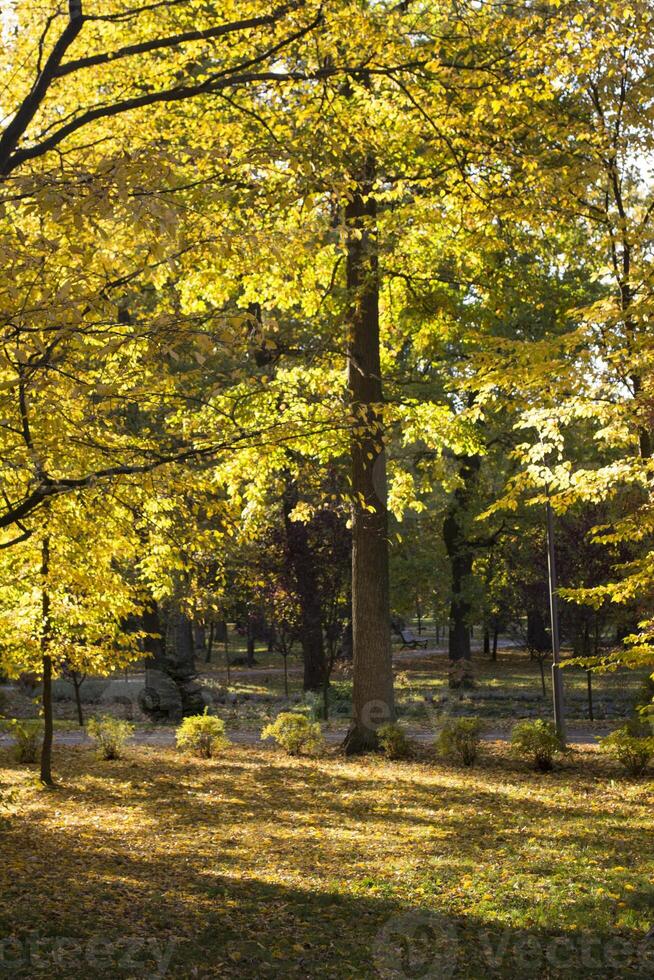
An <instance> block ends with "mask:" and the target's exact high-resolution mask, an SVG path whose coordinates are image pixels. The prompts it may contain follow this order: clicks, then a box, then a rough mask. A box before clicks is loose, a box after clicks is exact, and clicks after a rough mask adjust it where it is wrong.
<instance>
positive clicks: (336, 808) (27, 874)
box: [0, 750, 654, 980]
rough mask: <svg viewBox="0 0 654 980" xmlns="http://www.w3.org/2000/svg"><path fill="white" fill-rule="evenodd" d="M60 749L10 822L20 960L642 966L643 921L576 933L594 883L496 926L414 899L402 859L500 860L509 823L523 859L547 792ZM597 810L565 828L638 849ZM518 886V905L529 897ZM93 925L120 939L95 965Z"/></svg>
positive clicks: (216, 971) (221, 965) (312, 967)
mask: <svg viewBox="0 0 654 980" xmlns="http://www.w3.org/2000/svg"><path fill="white" fill-rule="evenodd" d="M239 753H242V755H239ZM62 766H63V772H64V775H63V782H62V785H61V787H60V789H58V790H57V791H56V792H55V793H52V794H45V795H44V796H43V797H40V798H38V799H37V804H36V808H35V809H34V810H33V811H32V812H31V813H30V815H29V817H28V819H26V820H22V821H21V820H20V819H17V820H15V821H14V823H13V824H12V826H11V827H10V828H9V830H8V831H7V833H6V834H5V837H4V842H3V854H4V863H3V864H2V865H0V934H1V935H2V936H4V937H5V938H6V939H7V940H15V939H16V938H18V939H19V940H20V941H23V940H24V939H25V937H26V936H28V935H29V934H30V932H32V933H35V934H36V936H37V938H38V937H41V939H42V940H43V941H44V944H45V945H44V946H43V949H42V953H43V956H42V960H43V962H42V963H39V961H38V956H37V957H36V962H34V958H33V962H31V963H29V964H26V963H23V962H22V961H21V960H20V955H22V954H20V947H19V946H16V943H15V942H14V945H13V946H11V944H10V946H9V947H7V950H6V952H7V956H5V961H7V960H11V958H12V952H11V951H12V949H13V951H14V955H13V967H11V970H13V974H12V975H14V976H26V977H27V976H30V977H31V976H41V975H44V976H45V975H47V976H51V977H56V978H59V977H62V978H63V977H66V978H68V977H75V978H76V977H78V976H79V977H84V978H86V977H95V976H97V977H105V976H130V977H133V976H139V977H140V976H156V975H157V973H156V969H157V967H156V962H155V954H156V950H155V949H154V947H153V948H152V949H151V948H150V947H149V946H147V945H146V941H153V942H156V944H157V949H159V951H160V952H161V951H162V950H163V952H164V953H165V952H166V950H168V952H171V959H170V963H169V965H168V966H167V967H166V972H165V974H161V971H160V974H159V975H167V976H171V977H180V978H185V977H189V978H191V977H228V978H231V977H245V978H250V977H252V978H255V977H267V976H270V977H287V976H288V977H298V978H301V977H302V978H304V977H307V978H313V977H316V978H318V977H320V978H323V977H325V978H331V977H333V978H359V977H362V978H367V977H370V978H373V977H376V976H381V977H389V978H390V977H396V978H398V980H402V978H409V977H438V978H445V977H448V976H452V977H455V978H458V977H462V978H472V980H474V978H476V977H480V978H482V977H483V978H485V977H489V976H496V977H499V978H505V977H506V978H508V977H517V978H522V977H525V978H531V977H534V978H539V980H540V978H541V977H552V978H554V977H561V978H567V977H571V978H573V977H574V978H589V980H590V978H595V977H597V978H598V980H599V978H600V977H602V978H611V977H615V978H616V980H617V978H618V977H645V978H647V977H648V976H654V963H653V962H652V959H651V957H650V947H648V946H646V945H645V944H644V943H642V942H639V940H638V937H636V936H633V935H632V936H628V935H610V934H609V935H604V936H600V935H598V930H597V928H596V929H595V932H594V934H593V935H590V934H588V933H587V932H584V931H583V929H584V927H586V926H587V925H588V923H592V922H593V914H594V911H595V906H594V905H593V902H592V901H591V900H589V899H582V898H580V897H579V896H578V897H577V898H576V899H575V903H576V904H575V906H574V908H573V922H574V925H575V926H577V928H575V929H566V928H565V927H564V926H563V925H562V926H561V929H560V930H559V931H558V932H552V931H549V932H548V931H546V930H540V929H536V928H517V927H509V926H507V927H504V926H502V925H501V924H499V923H497V921H491V922H489V921H484V916H483V914H482V912H481V911H480V912H479V914H478V915H476V916H475V915H470V914H469V915H467V916H460V917H453V916H448V915H447V914H446V913H445V910H441V911H436V910H435V908H434V907H432V908H431V909H430V908H428V907H427V905H428V904H430V901H431V904H432V906H438V897H437V896H433V897H432V899H431V900H430V899H429V898H424V897H421V898H418V897H417V896H418V894H419V889H418V890H417V891H415V892H414V894H415V895H416V901H415V904H410V902H411V898H409V899H408V900H407V895H409V896H411V889H410V888H406V887H404V888H402V882H401V880H400V881H399V883H398V879H397V877H396V875H397V874H400V875H402V874H403V873H406V874H407V875H411V874H413V873H414V872H415V869H416V864H415V859H416V857H419V858H420V859H421V860H424V861H429V859H430V858H432V857H434V856H436V857H439V856H444V855H445V856H448V857H449V859H450V860H451V861H452V862H456V861H458V862H459V865H460V866H461V867H462V866H464V865H465V866H466V867H469V862H470V861H471V860H472V861H476V860H479V861H481V860H485V859H486V852H488V857H489V859H492V860H495V861H496V860H497V859H496V856H495V855H493V854H492V850H493V847H495V848H497V846H498V840H497V832H498V831H499V830H500V829H501V831H502V833H503V834H508V835H514V836H515V840H514V843H515V845H516V847H515V851H514V856H513V860H518V861H519V859H520V844H521V840H522V839H525V840H526V839H528V837H529V835H530V834H532V833H537V832H538V829H539V828H541V827H542V825H543V820H544V819H546V818H548V819H549V817H550V816H551V813H550V810H551V807H550V806H549V805H547V806H544V805H543V802H542V801H541V800H539V799H526V800H525V799H520V801H519V804H518V803H517V802H516V800H515V799H514V798H513V797H512V796H511V795H510V793H509V792H508V791H502V787H501V786H495V785H494V786H493V787H492V788H491V789H484V788H482V786H480V785H479V784H475V785H474V786H473V787H472V789H471V788H470V787H468V788H466V787H465V786H464V785H447V782H446V778H445V777H444V776H443V774H442V773H441V774H440V775H439V774H436V775H435V777H434V781H433V782H432V783H428V784H426V783H424V782H419V781H418V778H417V774H416V773H417V770H416V768H415V767H414V768H411V767H402V766H400V767H397V769H390V770H389V768H388V767H386V768H385V769H384V770H382V769H381V768H380V769H379V772H378V773H376V771H375V769H376V767H375V765H374V764H373V765H368V764H362V765H361V766H358V765H357V764H349V763H348V764H345V763H343V764H342V765H339V766H338V768H336V770H335V771H333V770H332V769H331V768H330V769H327V767H326V766H325V765H324V764H323V763H320V764H314V763H310V762H307V763H296V762H288V761H286V760H284V759H283V758H282V757H279V756H273V757H271V755H270V753H264V752H260V751H255V750H231V751H230V752H229V753H228V754H227V755H226V756H225V757H224V758H222V759H220V760H217V761H216V762H215V763H214V762H212V763H210V764H208V765H207V764H203V763H200V762H194V761H192V760H191V761H189V760H186V759H184V758H183V757H180V756H177V755H175V754H174V753H172V752H161V753H159V754H157V753H156V752H142V751H141V750H138V751H136V752H135V753H130V756H129V757H128V758H127V759H124V760H120V761H119V762H117V763H106V764H101V763H97V762H95V761H93V760H92V759H91V757H90V754H89V753H83V752H77V751H76V752H68V753H66V754H64V755H63V756H62ZM418 775H419V773H418ZM387 796H388V797H389V800H390V802H387V800H386V797H387ZM498 804H500V805H499V806H498ZM373 806H374V809H373ZM574 809H575V810H578V811H579V814H583V812H584V811H583V809H582V808H580V807H575V808H574ZM423 811H425V812H423ZM426 811H429V812H430V813H432V814H433V817H430V816H428V815H426ZM439 820H440V821H441V824H442V826H443V827H445V828H446V829H447V832H448V835H449V836H448V837H447V838H446V839H445V840H436V842H431V841H430V839H429V838H428V837H425V834H424V832H425V830H427V829H428V828H429V827H430V825H431V826H436V827H438V826H439ZM593 820H594V817H593V818H592V819H591V820H589V822H588V826H587V827H586V828H584V829H583V831H582V830H576V831H575V833H567V834H566V836H565V837H563V838H561V839H559V841H558V842H557V843H565V844H566V846H568V847H570V846H571V845H574V846H575V847H577V848H578V849H581V848H590V847H591V846H592V848H593V852H594V853H597V854H598V855H601V856H602V857H603V859H604V860H605V861H606V862H607V863H609V862H613V863H617V862H618V861H619V862H620V863H623V862H624V861H625V854H626V853H627V852H628V853H629V856H632V855H633V854H634V853H637V852H638V845H639V842H640V846H641V848H642V841H643V835H642V833H640V836H638V833H637V831H636V830H634V829H633V828H626V827H625V828H624V834H623V836H622V837H620V838H617V837H616V838H610V839H608V838H606V837H604V838H602V837H601V835H599V834H598V832H597V828H596V827H595V825H594V824H593ZM318 832H319V833H318ZM369 836H370V837H374V838H375V847H374V848H371V849H369V848H368V843H369V842H368V837H369ZM577 836H578V840H577V839H576V838H577ZM526 855H527V852H525V868H524V870H526V869H527V867H528V866H529V865H528V864H527V860H528V859H527V856H526ZM405 858H406V859H407V861H406V863H405ZM529 860H531V862H532V863H531V868H532V871H533V872H536V873H537V872H538V869H537V868H536V867H535V866H534V864H533V855H532V856H531V857H530V858H529ZM353 862H357V870H353V867H352V865H353ZM362 866H363V867H362ZM359 868H361V870H359ZM454 870H455V873H456V872H457V869H456V868H455V869H454ZM514 870H515V871H520V870H522V869H520V868H517V869H514ZM458 873H459V874H460V873H462V872H461V871H460V870H459V871H458ZM425 880H426V878H425V876H424V874H423V875H422V877H420V879H419V882H417V883H421V882H422V883H424V882H425ZM368 888H369V891H368V890H367V889H368ZM514 894H515V898H514V901H515V904H516V907H517V906H520V907H521V908H522V907H524V908H525V912H526V913H527V914H525V919H526V920H527V921H529V916H528V911H529V909H528V898H525V899H522V898H521V896H520V894H519V892H518V893H514ZM507 911H508V909H507ZM495 914H496V913H495ZM568 921H571V920H570V919H568ZM102 938H107V939H109V940H110V941H111V943H112V944H113V946H112V948H111V949H109V951H108V952H107V950H104V955H105V958H106V957H109V959H106V962H105V961H104V960H103V959H102V955H101V954H99V953H98V947H97V941H99V939H102ZM173 939H174V941H175V942H174V944H173ZM60 940H70V941H71V942H70V943H69V945H70V947H71V948H70V949H69V950H68V952H66V950H65V949H64V948H63V947H62V945H61V943H60V946H59V947H57V948H56V949H55V946H56V943H57V942H59V941H60ZM48 942H49V945H48ZM130 944H131V945H130ZM139 944H140V945H139ZM64 946H65V944H64ZM130 950H131V952H130ZM57 951H58V954H61V956H60V959H61V962H59V961H57V960H56V958H54V959H53V957H54V954H55V952H57ZM651 952H652V956H654V947H653V948H652V950H651ZM46 953H47V956H46ZM48 957H49V958H48ZM111 957H113V958H111ZM148 957H149V959H148ZM146 960H147V962H146ZM162 962H163V960H162ZM44 964H45V965H44ZM21 970H22V971H23V972H22V973H21V972H20V971H21ZM5 972H6V971H5ZM1 976H2V969H1V965H0V977H1Z"/></svg>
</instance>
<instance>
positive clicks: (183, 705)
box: [139, 601, 204, 721]
mask: <svg viewBox="0 0 654 980" xmlns="http://www.w3.org/2000/svg"><path fill="white" fill-rule="evenodd" d="M141 628H142V629H143V631H144V632H145V633H147V634H148V636H147V637H146V639H145V641H144V653H145V688H144V689H143V690H142V691H141V692H140V694H139V705H140V706H141V709H142V710H143V711H144V712H145V713H146V714H147V715H149V716H150V718H152V720H153V721H179V720H180V719H181V718H182V717H184V716H186V715H193V714H200V713H201V712H202V711H203V709H204V699H203V697H202V691H201V689H200V686H199V685H198V683H197V673H196V669H195V644H194V640H193V628H192V624H191V620H190V619H189V617H188V616H187V615H186V614H185V613H183V612H182V611H181V610H180V609H179V608H178V607H177V606H175V605H171V607H170V608H169V609H168V610H167V613H166V615H165V620H164V616H163V614H162V610H161V609H160V608H159V606H158V604H157V603H156V602H154V601H152V602H151V603H150V605H149V606H148V608H147V609H146V610H145V611H144V612H143V614H142V617H141Z"/></svg>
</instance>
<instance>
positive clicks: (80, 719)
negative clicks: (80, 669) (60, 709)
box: [73, 670, 84, 728]
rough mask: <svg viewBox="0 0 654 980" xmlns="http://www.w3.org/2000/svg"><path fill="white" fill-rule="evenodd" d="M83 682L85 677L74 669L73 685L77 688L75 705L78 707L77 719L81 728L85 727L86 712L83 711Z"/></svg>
mask: <svg viewBox="0 0 654 980" xmlns="http://www.w3.org/2000/svg"><path fill="white" fill-rule="evenodd" d="M82 683H83V678H82V679H80V676H79V674H78V673H77V671H76V670H75V671H73V687H74V689H75V707H76V708H77V721H78V723H79V727H80V728H84V712H83V711H82V694H81V690H80V688H81V686H82Z"/></svg>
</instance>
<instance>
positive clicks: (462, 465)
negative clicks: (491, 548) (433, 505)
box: [443, 456, 481, 687]
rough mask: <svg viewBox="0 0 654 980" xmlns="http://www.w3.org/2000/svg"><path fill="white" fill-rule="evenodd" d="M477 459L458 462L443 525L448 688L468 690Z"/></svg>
mask: <svg viewBox="0 0 654 980" xmlns="http://www.w3.org/2000/svg"><path fill="white" fill-rule="evenodd" d="M480 465H481V460H480V458H479V456H463V457H461V458H460V461H459V478H460V481H461V483H460V485H459V486H458V487H457V489H456V490H455V491H454V495H453V498H452V502H451V504H450V506H449V508H448V512H447V516H446V518H445V521H444V522H443V540H444V542H445V548H446V551H447V554H448V557H449V559H450V565H451V575H452V580H451V582H452V584H451V600H450V632H449V657H450V686H451V687H469V686H470V685H471V684H472V683H473V676H472V670H471V666H470V665H471V650H470V613H471V611H472V609H471V604H470V587H471V585H472V562H473V549H474V545H473V544H472V543H471V542H470V541H469V540H468V535H469V532H468V523H469V521H470V514H469V510H470V503H471V497H472V495H473V492H474V487H475V483H476V480H477V475H478V473H479V467H480Z"/></svg>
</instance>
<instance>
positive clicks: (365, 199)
mask: <svg viewBox="0 0 654 980" xmlns="http://www.w3.org/2000/svg"><path fill="white" fill-rule="evenodd" d="M362 169H363V173H362V175H361V177H362V179H361V180H360V182H359V185H358V186H357V188H356V189H355V191H354V193H353V196H352V199H351V200H350V201H349V203H348V205H347V208H346V213H345V218H346V223H347V229H348V232H349V235H348V242H347V287H348V291H349V295H350V301H351V310H350V324H349V337H348V386H349V394H350V404H351V411H352V416H353V418H354V419H355V420H356V425H355V427H354V428H353V430H352V438H351V453H352V473H351V477H352V494H353V504H352V636H353V647H354V669H353V698H352V700H353V715H354V717H353V720H352V724H351V727H350V730H349V732H348V734H347V736H346V739H345V743H344V748H345V750H346V752H348V753H353V752H361V751H366V750H369V749H374V748H376V747H377V728H378V727H379V725H381V724H383V723H384V722H387V721H389V720H392V719H393V718H394V717H395V706H394V699H393V669H392V661H391V637H390V611H389V570H388V514H387V509H386V455H385V452H384V447H383V416H382V382H381V365H380V352H379V274H378V260H377V229H376V202H375V199H374V197H373V190H374V181H375V161H374V158H373V157H372V156H368V158H367V159H366V161H365V165H364V166H363V168H362Z"/></svg>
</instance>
